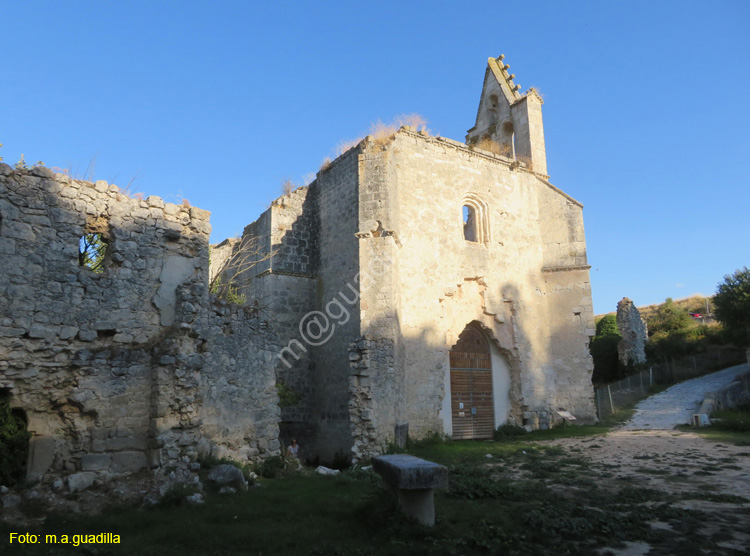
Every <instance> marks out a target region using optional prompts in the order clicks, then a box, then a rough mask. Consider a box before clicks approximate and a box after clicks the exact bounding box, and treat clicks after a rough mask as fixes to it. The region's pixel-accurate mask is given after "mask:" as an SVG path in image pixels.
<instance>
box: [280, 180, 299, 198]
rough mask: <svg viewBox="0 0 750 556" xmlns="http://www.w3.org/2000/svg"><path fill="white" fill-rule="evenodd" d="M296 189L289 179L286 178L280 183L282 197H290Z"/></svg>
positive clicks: (295, 185)
mask: <svg viewBox="0 0 750 556" xmlns="http://www.w3.org/2000/svg"><path fill="white" fill-rule="evenodd" d="M295 189H297V184H296V183H294V182H293V181H292V180H290V179H289V178H286V179H285V180H284V181H283V182H281V194H282V195H287V196H288V195H291V194H292V192H293V191H294V190H295Z"/></svg>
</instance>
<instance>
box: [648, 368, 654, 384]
mask: <svg viewBox="0 0 750 556" xmlns="http://www.w3.org/2000/svg"><path fill="white" fill-rule="evenodd" d="M653 385H654V366H653V365H651V366H650V367H649V368H648V387H649V388H651V387H652V386H653Z"/></svg>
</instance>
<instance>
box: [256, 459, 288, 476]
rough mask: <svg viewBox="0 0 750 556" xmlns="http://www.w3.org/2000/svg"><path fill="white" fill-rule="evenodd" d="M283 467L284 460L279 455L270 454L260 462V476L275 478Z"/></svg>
mask: <svg viewBox="0 0 750 556" xmlns="http://www.w3.org/2000/svg"><path fill="white" fill-rule="evenodd" d="M283 469H284V460H283V459H282V458H281V457H280V456H271V457H270V458H266V459H264V460H263V463H261V464H260V473H259V475H260V476H261V477H265V478H266V479H275V478H276V477H277V476H278V475H279V474H280V473H281V471H282V470H283Z"/></svg>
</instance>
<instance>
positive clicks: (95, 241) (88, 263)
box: [78, 232, 107, 274]
mask: <svg viewBox="0 0 750 556" xmlns="http://www.w3.org/2000/svg"><path fill="white" fill-rule="evenodd" d="M106 254H107V240H106V239H105V238H104V236H103V235H102V234H100V233H98V232H89V233H85V234H83V235H82V236H81V239H80V240H79V241H78V264H79V265H80V266H85V267H86V268H89V269H91V270H93V271H94V272H96V273H97V274H101V273H102V272H104V256H105V255H106Z"/></svg>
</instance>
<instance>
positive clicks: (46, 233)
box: [0, 164, 278, 486]
mask: <svg viewBox="0 0 750 556" xmlns="http://www.w3.org/2000/svg"><path fill="white" fill-rule="evenodd" d="M208 216H209V214H208V212H206V211H203V210H200V209H197V208H195V207H189V206H178V205H173V204H168V203H164V202H163V201H162V200H161V199H160V198H158V197H148V198H147V199H145V200H140V199H131V198H129V197H127V196H126V195H123V194H122V193H120V192H119V190H118V188H117V187H116V186H114V185H109V184H107V183H106V182H102V181H99V182H96V183H90V182H84V181H78V180H73V179H70V178H69V177H67V176H64V175H60V174H56V175H53V173H52V172H51V171H50V170H48V169H46V168H33V169H31V170H29V171H14V170H13V169H11V168H10V167H9V166H7V165H3V164H0V260H1V261H2V264H0V388H4V389H7V390H9V391H10V393H11V396H12V399H11V403H12V405H13V406H14V407H18V408H21V409H23V410H24V411H25V413H26V415H27V416H28V420H29V430H30V431H32V433H33V435H34V436H33V438H32V441H31V454H32V455H31V459H30V462H29V474H30V476H31V478H44V480H45V481H46V480H48V479H49V480H51V479H52V478H54V477H55V476H60V475H68V476H71V477H72V476H74V475H75V484H76V485H78V486H80V485H81V484H84V485H85V484H91V482H92V481H93V480H94V478H101V479H106V478H108V477H112V476H117V475H121V474H128V473H132V472H136V471H139V470H142V469H147V468H154V469H156V470H158V469H160V468H161V469H163V466H164V465H165V464H166V463H168V462H169V463H173V464H178V465H184V464H185V463H186V462H188V461H191V460H192V459H194V458H196V457H198V456H199V455H201V454H208V453H214V454H219V455H221V454H232V455H237V456H244V457H251V458H252V457H256V458H257V457H264V456H267V455H272V454H274V453H278V444H277V437H278V427H277V421H278V409H277V403H278V399H277V397H276V394H275V388H274V383H275V369H274V366H275V363H276V362H275V359H274V357H273V355H274V354H275V353H276V351H277V349H278V341H277V340H276V339H275V336H274V334H273V333H272V332H271V331H270V330H269V329H268V328H267V326H266V325H264V324H262V322H261V321H260V320H259V319H258V317H257V315H253V314H248V313H247V312H246V311H244V310H241V309H237V308H230V307H226V306H222V305H215V304H212V303H211V301H210V296H209V293H208V284H207V277H208V234H209V232H210V225H209V223H208ZM86 232H98V233H101V234H102V235H103V236H104V238H105V239H106V241H107V242H108V246H107V254H106V257H105V261H104V265H103V272H101V273H96V272H93V271H92V270H90V269H89V268H86V267H85V266H81V265H80V264H79V257H78V249H79V240H80V238H81V236H82V235H83V234H84V233H86ZM224 383H226V387H223V386H221V387H219V385H223V384H224ZM248 404H250V408H251V409H247V408H248ZM243 408H244V409H243Z"/></svg>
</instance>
